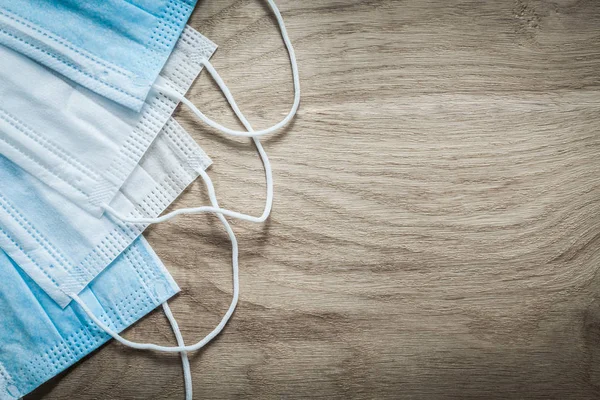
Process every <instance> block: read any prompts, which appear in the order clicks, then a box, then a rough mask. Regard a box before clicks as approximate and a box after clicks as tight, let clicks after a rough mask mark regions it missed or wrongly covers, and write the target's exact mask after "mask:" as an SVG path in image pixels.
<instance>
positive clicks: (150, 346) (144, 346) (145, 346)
mask: <svg viewBox="0 0 600 400" xmlns="http://www.w3.org/2000/svg"><path fill="white" fill-rule="evenodd" d="M267 2H268V3H269V6H270V7H271V9H272V10H273V12H274V14H275V16H276V18H277V22H278V24H279V27H280V29H281V33H282V36H283V39H284V42H285V44H286V47H287V50H288V53H289V55H290V61H291V63H292V73H293V76H294V91H295V95H294V105H293V106H292V110H291V111H290V113H289V114H288V116H287V117H286V118H284V120H282V121H281V122H280V123H278V124H276V125H274V126H272V127H271V128H268V129H265V130H261V131H253V130H252V127H251V126H250V123H249V122H248V121H247V120H246V118H245V117H244V116H243V114H242V113H241V111H240V110H239V108H238V107H237V104H236V103H235V101H234V100H233V96H232V95H231V92H230V91H229V89H227V86H226V85H225V84H224V82H223V81H222V79H221V78H220V76H219V75H218V73H217V72H216V70H214V68H212V65H211V64H210V63H208V62H206V65H207V67H208V68H207V69H208V70H209V71H212V72H211V75H212V76H213V78H215V80H216V81H217V83H218V84H219V85H220V86H222V88H221V89H222V90H223V93H224V94H225V96H226V97H227V99H228V101H229V102H230V104H231V105H232V108H233V109H234V111H235V112H236V115H237V116H238V118H240V120H241V121H242V123H243V124H244V126H245V127H246V128H247V129H248V132H242V131H234V130H230V129H228V128H225V127H224V126H222V125H220V124H217V123H216V122H214V121H212V120H210V119H208V118H207V117H206V116H204V114H202V113H201V112H200V111H199V110H198V109H197V108H196V107H195V106H194V105H193V104H192V103H191V102H189V100H187V99H185V98H184V97H183V96H179V95H178V94H177V98H178V99H180V100H181V101H182V102H183V103H184V104H186V105H187V106H188V107H190V109H192V111H194V113H196V114H197V115H198V116H199V117H200V116H201V115H202V116H204V118H202V117H200V118H201V119H203V120H205V122H206V123H208V124H209V125H210V126H213V127H214V128H216V129H219V130H221V131H222V132H224V133H227V134H231V135H234V136H246V137H252V138H253V139H255V141H254V143H255V144H256V145H257V149H258V151H259V154H260V155H261V159H262V160H263V163H264V164H265V169H266V170H267V169H268V172H266V175H267V179H268V182H269V181H270V182H271V184H270V185H269V184H268V185H267V186H268V187H271V191H270V193H271V194H270V196H269V195H268V196H267V206H266V207H265V212H264V213H263V216H261V217H258V218H257V217H252V216H249V215H246V214H241V213H237V212H233V211H229V210H224V209H222V208H220V207H219V204H218V202H217V199H216V194H215V191H214V186H213V185H212V181H211V180H210V177H209V176H208V174H206V173H205V172H204V171H201V173H200V175H201V176H202V178H203V180H204V182H205V184H206V186H207V189H208V193H209V197H210V201H211V205H212V207H198V208H194V209H187V210H193V211H192V213H198V212H210V213H215V214H216V215H217V217H218V218H219V220H220V221H221V223H222V224H223V226H224V227H225V230H226V231H227V234H228V236H229V239H230V241H231V251H232V272H233V297H232V300H231V303H230V305H229V308H228V309H227V312H226V313H225V315H224V316H223V318H222V319H221V321H220V322H219V324H218V325H217V326H216V327H215V328H214V329H213V330H212V331H211V332H210V333H209V334H208V335H206V336H205V337H204V338H203V339H202V340H200V341H199V342H197V343H196V344H194V345H191V346H185V345H180V346H177V347H172V346H159V345H156V344H154V343H136V342H132V341H130V340H127V339H125V338H123V337H122V336H120V335H119V334H118V333H116V332H114V331H113V330H112V329H110V328H109V327H108V326H106V325H105V324H104V323H103V322H102V321H100V320H99V319H98V318H97V317H96V316H95V315H94V313H93V312H92V311H91V310H90V309H89V308H88V306H87V305H86V304H85V303H84V302H83V301H82V300H81V298H80V297H79V296H77V295H76V294H74V295H71V298H72V299H73V301H75V302H76V303H77V304H78V305H79V306H80V307H81V308H82V310H83V311H84V312H85V313H86V314H87V315H88V317H90V319H91V320H92V321H94V323H95V324H96V325H97V326H98V327H99V328H100V329H102V330H103V331H105V332H106V333H107V334H108V335H110V336H111V337H112V338H113V339H115V340H117V341H118V342H119V343H121V344H123V345H125V346H128V347H131V348H134V349H139V350H154V351H161V352H166V353H180V352H190V351H196V350H199V349H201V348H202V347H204V346H205V345H206V344H207V343H209V342H210V341H211V340H212V339H213V338H214V337H216V336H217V335H218V334H219V333H221V331H222V330H223V328H224V327H225V325H226V324H227V322H228V321H229V319H230V318H231V316H232V315H233V312H234V311H235V308H236V306H237V303H238V300H239V264H238V253H239V252H238V243H237V238H236V236H235V233H234V232H233V230H232V229H231V225H229V222H227V220H226V219H225V217H224V215H228V216H230V217H233V218H239V219H245V220H248V221H252V222H263V221H264V220H265V219H266V216H268V213H269V212H270V209H271V206H272V198H273V196H272V177H271V179H269V177H270V176H271V168H270V163H269V161H268V157H267V156H266V153H265V152H264V149H263V148H262V145H261V144H260V141H258V138H257V137H258V136H261V135H264V134H267V133H271V132H274V131H275V130H277V129H279V128H281V127H283V126H285V125H286V124H287V123H288V122H289V121H290V120H291V119H292V118H293V116H294V115H295V114H296V112H297V110H298V106H299V104H300V81H299V76H298V66H297V63H296V56H295V53H294V49H293V47H292V44H291V42H290V40H289V37H288V35H287V30H286V29H285V24H284V23H283V18H282V17H281V14H280V12H279V10H278V9H277V6H276V5H275V3H274V2H273V1H272V0H267ZM161 90H162V88H161ZM165 91H166V92H168V91H169V89H166V90H165ZM171 92H172V91H171ZM180 97H181V98H180ZM184 100H185V101H184ZM208 121H210V123H209V122H208ZM269 199H270V200H269ZM106 210H107V211H108V212H110V213H111V214H113V215H114V216H117V217H119V219H121V220H122V221H124V222H134V223H142V221H147V223H155V222H154V221H157V222H163V221H166V220H168V219H170V218H173V217H174V216H175V215H179V214H183V213H186V212H185V210H186V209H182V210H177V211H174V212H173V213H171V214H167V215H165V216H163V217H160V218H155V219H141V218H135V219H129V218H121V217H122V216H120V215H119V214H118V213H117V212H115V211H114V210H113V209H111V208H110V207H106ZM188 213H189V212H188ZM265 214H266V216H265ZM171 315H172V314H171ZM184 368H185V367H184ZM188 368H189V365H188Z"/></svg>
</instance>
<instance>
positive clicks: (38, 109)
mask: <svg viewBox="0 0 600 400" xmlns="http://www.w3.org/2000/svg"><path fill="white" fill-rule="evenodd" d="M267 2H268V4H269V6H270V8H271V9H272V11H273V12H274V15H275V17H276V19H277V22H278V24H279V27H280V29H281V32H282V36H283V39H284V42H285V45H286V48H287V50H288V53H289V56H290V60H291V66H292V74H293V81H294V89H295V96H294V102H293V106H292V109H291V111H290V113H289V114H288V115H287V116H286V117H285V118H284V119H283V120H282V121H281V122H280V123H278V124H276V125H274V126H272V127H270V128H268V129H263V130H260V131H255V130H254V129H253V128H252V126H251V125H250V123H249V122H248V120H247V119H246V118H245V117H244V115H243V114H242V113H241V111H240V109H239V107H238V106H237V104H236V103H235V100H234V99H233V96H232V94H231V92H230V91H229V89H228V88H227V86H226V85H225V83H224V82H223V79H222V78H221V77H220V76H219V74H218V73H217V72H216V70H215V68H214V67H213V66H212V65H211V63H210V62H209V59H210V58H211V56H212V55H213V53H214V51H215V50H216V45H215V44H214V43H212V42H211V41H210V40H208V39H207V38H205V37H204V36H202V35H201V34H199V33H198V32H196V31H195V30H194V29H192V28H190V27H188V26H186V25H185V23H186V21H187V19H188V18H189V16H190V14H191V12H192V10H193V8H194V6H195V0H128V1H126V2H125V1H109V2H87V1H82V0H70V1H65V2H55V1H53V0H27V1H19V2H15V1H11V0H0V96H1V98H2V99H3V101H2V102H1V103H0V400H4V399H16V398H20V397H22V396H24V395H25V394H27V393H29V392H31V391H32V390H34V389H35V388H36V387H38V386H39V385H41V384H42V383H43V382H45V381H47V380H48V379H50V378H52V377H53V376H55V375H56V374H58V373H60V372H61V371H63V370H65V369H66V368H68V367H69V366H71V365H73V364H74V363H75V362H77V361H78V360H80V359H81V358H83V357H85V356H86V355H87V354H89V353H90V352H92V351H93V350H95V349H97V348H98V347H99V346H100V345H102V344H103V343H105V342H107V341H108V340H109V339H110V338H111V337H112V338H114V339H116V340H118V341H119V342H121V343H122V344H123V345H126V346H129V347H133V348H137V349H146V350H153V351H160V352H175V353H180V354H181V359H182V365H183V367H184V378H185V388H186V398H188V399H190V398H192V384H191V371H190V367H189V362H188V359H187V353H188V352H191V351H195V350H198V349H200V348H202V347H203V346H204V345H206V344H207V343H208V342H210V340H211V339H212V338H214V337H215V336H216V335H218V334H219V333H220V332H221V330H222V329H223V327H224V326H225V325H226V323H227V322H228V320H229V319H230V317H231V316H232V314H233V312H234V310H235V307H236V304H237V301H238V297H239V278H238V259H237V258H238V247H237V240H236V238H235V235H234V233H233V231H232V229H231V226H230V225H229V223H228V222H227V219H226V217H230V218H238V219H242V220H246V221H250V222H258V223H260V222H264V221H265V220H266V219H267V218H268V216H269V214H270V211H271V207H272V203H273V179H272V174H271V166H270V163H269V159H268V157H267V155H266V152H265V150H264V149H263V147H262V145H261V143H260V141H259V139H258V137H259V136H261V135H265V134H268V133H271V132H274V131H276V130H277V129H279V128H281V127H282V126H284V125H286V124H287V123H288V122H289V121H290V120H291V119H292V118H293V117H294V115H295V113H296V111H297V109H298V107H299V103H300V88H299V77H298V68H297V65H296V60H295V54H294V50H293V47H292V45H291V43H290V40H289V38H288V36H287V32H286V29H285V26H284V24H283V19H282V17H281V14H280V13H279V11H278V9H277V7H276V6H275V4H274V3H273V1H272V0H267ZM203 69H206V70H207V71H208V72H209V73H210V75H211V76H212V78H213V79H214V80H215V82H216V83H217V84H218V86H219V87H220V89H221V90H222V91H223V94H224V95H225V97H226V98H227V100H228V102H229V103H230V105H231V107H232V109H233V110H234V112H235V114H236V115H237V116H238V118H239V119H240V121H241V122H242V124H243V125H244V126H245V128H246V129H247V131H237V130H233V129H229V128H226V127H224V126H222V125H220V124H219V123H217V122H215V121H212V120H210V119H209V118H208V117H206V116H205V115H204V114H203V113H202V112H201V111H200V110H198V109H197V108H196V107H195V106H194V104H192V103H191V102H190V101H189V100H187V99H186V98H185V97H184V96H185V93H186V92H187V91H188V89H189V88H190V86H191V84H192V83H193V81H194V80H195V78H196V77H197V76H198V74H199V73H200V72H201V70H203ZM180 102H181V103H183V104H184V105H185V106H186V107H188V108H189V109H190V110H191V111H192V112H193V113H194V114H195V115H196V116H198V118H199V119H201V120H202V121H204V122H206V123H207V124H208V125H209V126H211V127H213V128H215V129H217V130H219V131H221V132H223V133H227V134H230V135H234V136H245V137H251V138H252V139H253V142H254V144H255V146H256V148H257V150H258V153H259V155H260V157H261V160H262V162H263V164H264V166H265V177H266V184H267V201H266V204H265V209H264V212H263V214H262V215H261V216H257V217H255V216H250V215H246V214H243V213H239V212H235V211H231V210H225V209H222V208H220V207H219V204H218V201H217V197H216V194H215V190H214V187H213V185H212V182H211V180H210V177H209V176H208V174H207V172H206V169H207V168H208V167H209V166H210V164H211V160H210V158H209V157H208V156H207V155H206V153H204V151H203V150H202V149H201V148H200V147H199V146H198V145H197V144H196V143H195V142H194V140H193V139H192V138H191V137H190V136H189V135H188V133H187V132H185V130H184V129H183V128H182V127H181V126H180V125H179V124H178V123H177V122H176V121H175V120H174V119H173V118H172V116H171V115H172V113H173V111H174V110H175V108H176V107H177V105H178V104H179V103H180ZM198 176H200V177H201V178H202V179H203V181H204V183H205V185H206V187H207V191H208V194H209V198H210V204H209V205H204V206H199V207H195V208H187V209H178V210H175V211H173V212H171V213H168V214H166V215H162V216H161V213H162V212H163V211H164V210H165V209H166V208H167V207H168V206H169V205H170V204H171V203H172V202H173V201H174V200H175V198H177V197H178V196H179V194H180V193H181V192H182V191H183V189H184V188H185V187H187V186H188V185H189V184H190V183H191V182H193V181H194V180H195V179H196V178H197V177H198ZM195 213H212V214H214V215H215V216H216V217H217V218H219V220H220V221H221V222H222V224H223V226H224V227H225V230H226V231H227V234H228V236H229V238H230V240H231V244H232V265H233V299H232V302H231V305H230V307H229V309H228V310H227V312H226V314H225V315H224V316H223V319H222V321H221V322H220V324H219V325H218V326H217V327H216V328H215V329H214V330H213V331H212V332H211V333H210V334H209V335H207V336H206V337H205V338H203V339H202V340H200V341H198V342H196V343H195V344H193V345H188V346H186V345H185V344H184V341H183V338H182V337H181V334H180V332H179V328H178V326H177V322H176V320H175V318H174V317H173V315H172V313H171V311H170V309H169V307H168V305H167V300H168V299H169V298H171V297H172V296H173V295H175V294H176V293H177V292H178V291H179V288H178V286H177V284H176V283H175V282H174V280H173V279H172V277H171V276H170V275H169V273H168V271H167V269H166V268H165V266H164V265H163V264H162V263H161V261H160V260H159V259H158V257H157V256H156V254H155V253H154V252H153V251H152V249H151V248H150V246H149V245H148V243H147V242H146V241H145V239H144V238H143V236H141V233H142V232H143V231H144V229H145V228H146V227H147V226H148V225H149V224H153V223H159V222H164V221H167V220H169V219H171V218H174V217H175V216H177V215H180V214H195ZM160 305H162V307H163V310H164V312H165V314H166V316H167V318H168V319H169V321H170V323H171V326H172V328H173V330H174V333H175V336H176V338H177V346H173V347H165V346H158V345H155V344H152V343H133V342H130V341H128V340H126V339H124V338H122V337H121V336H120V335H119V333H120V332H121V331H122V330H124V329H126V328H127V327H129V326H131V325H132V324H133V323H135V322H136V321H138V320H139V319H140V318H142V317H143V316H144V315H146V314H147V313H149V312H150V311H151V310H153V309H154V308H156V307H158V306H160Z"/></svg>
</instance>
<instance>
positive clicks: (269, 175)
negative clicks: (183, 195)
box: [104, 62, 273, 224]
mask: <svg viewBox="0 0 600 400" xmlns="http://www.w3.org/2000/svg"><path fill="white" fill-rule="evenodd" d="M206 66H207V69H208V70H209V71H212V72H211V76H212V77H213V79H214V80H215V82H217V84H218V85H219V87H220V88H221V90H222V91H223V93H224V94H225V97H226V99H227V101H228V102H229V104H230V106H231V108H232V110H233V112H234V113H235V115H236V116H237V117H238V119H239V120H240V121H241V122H242V124H243V125H244V126H245V127H246V129H248V131H249V132H254V130H253V129H252V125H251V124H250V122H249V121H248V120H247V119H246V117H245V116H244V114H243V113H242V111H241V110H240V108H239V107H238V105H237V103H236V101H235V99H234V98H233V95H232V94H231V92H230V91H229V89H228V88H227V85H226V84H225V82H224V81H223V79H222V78H221V76H220V75H219V74H218V72H217V71H216V70H215V69H214V68H213V67H212V65H211V64H210V63H209V62H207V63H206ZM252 140H253V142H254V145H255V146H256V149H257V150H258V154H259V156H260V159H261V161H262V163H263V165H264V168H265V180H266V186H267V198H266V202H265V208H264V211H263V213H262V215H261V216H260V217H254V216H251V215H248V214H242V213H239V212H236V211H230V210H226V209H222V208H215V207H209V206H203V207H192V208H181V209H178V210H175V211H172V212H170V213H168V214H165V215H163V216H160V217H157V218H135V217H127V216H125V215H123V214H120V213H119V212H117V211H116V210H115V209H113V208H112V207H110V206H108V205H105V206H104V209H105V210H106V211H107V212H108V213H110V214H112V215H113V216H114V217H116V218H117V219H119V220H121V221H122V222H128V223H137V224H158V223H161V222H165V221H168V220H170V219H173V218H175V217H176V216H178V215H182V214H200V213H218V214H223V215H226V216H228V217H231V218H236V219H241V220H244V221H249V222H255V223H262V222H265V221H266V220H267V218H268V217H269V215H270V214H271V209H272V208H273V170H272V168H271V162H270V161H269V157H268V156H267V153H266V152H265V149H264V148H263V147H262V144H261V143H260V140H259V139H258V138H257V137H253V138H252ZM199 173H200V176H202V179H204V181H205V182H207V185H206V186H207V189H208V191H209V195H210V194H211V193H213V194H214V186H213V184H212V180H211V179H210V177H209V176H208V174H207V173H206V172H204V171H203V170H200V171H199Z"/></svg>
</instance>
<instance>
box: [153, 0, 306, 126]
mask: <svg viewBox="0 0 600 400" xmlns="http://www.w3.org/2000/svg"><path fill="white" fill-rule="evenodd" d="M267 2H268V3H269V7H270V8H271V10H272V11H273V14H274V15H275V18H276V19H277V24H278V25H279V30H280V31H281V36H282V38H283V41H284V43H285V47H286V49H287V52H288V54H289V58H290V64H291V66H292V77H293V81H294V104H293V105H292V108H291V110H290V112H289V113H288V115H287V116H286V117H285V118H284V119H283V120H281V121H280V122H278V123H277V124H275V125H273V126H271V127H270V128H267V129H262V130H259V131H251V132H244V131H238V130H234V129H230V128H227V127H225V126H223V125H221V124H219V123H218V122H215V121H213V120H212V119H210V118H208V117H207V116H206V115H204V113H202V111H200V110H198V108H197V107H196V106H195V105H194V104H193V103H192V102H191V101H189V100H188V99H186V98H185V96H183V95H181V94H179V93H177V92H176V91H175V90H173V89H171V88H168V87H165V86H159V85H156V86H155V87H156V88H157V89H158V90H159V91H161V92H162V93H163V94H165V95H167V96H169V97H172V98H173V99H175V100H178V101H181V102H182V103H183V104H185V105H186V106H187V107H188V108H189V109H190V110H191V111H192V112H193V113H194V114H196V116H197V117H198V118H199V119H200V120H202V121H203V122H204V123H206V124H207V125H209V126H211V127H213V128H215V129H217V130H219V131H221V132H223V133H225V134H228V135H232V136H241V137H258V136H263V135H267V134H269V133H273V132H275V131H277V130H278V129H280V128H283V127H284V126H285V125H287V124H288V123H289V122H290V121H291V120H292V118H294V116H295V115H296V113H297V112H298V107H299V106H300V74H299V73H298V62H297V60H296V52H295V51H294V47H293V46H292V42H291V41H290V38H289V36H288V33H287V29H286V28H285V23H284V21H283V17H282V16H281V13H280V12H279V9H278V8H277V6H276V5H275V3H274V2H273V0H267ZM204 65H205V66H206V68H207V70H208V71H209V73H210V74H211V76H213V78H215V81H216V82H217V83H218V84H219V87H220V88H221V90H222V91H223V94H224V95H225V96H226V97H232V96H231V92H230V91H229V89H228V88H227V86H225V84H224V83H223V81H222V80H221V79H220V77H219V78H218V79H217V78H216V77H218V74H217V71H216V70H215V69H214V68H213V66H212V65H211V64H210V62H208V61H204ZM236 107H237V106H236Z"/></svg>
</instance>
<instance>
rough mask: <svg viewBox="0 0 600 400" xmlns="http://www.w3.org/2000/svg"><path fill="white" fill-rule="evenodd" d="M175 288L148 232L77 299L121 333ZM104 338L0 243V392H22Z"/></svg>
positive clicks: (3, 394) (9, 394) (7, 394)
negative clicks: (48, 291)
mask: <svg viewBox="0 0 600 400" xmlns="http://www.w3.org/2000/svg"><path fill="white" fill-rule="evenodd" d="M178 291H179V288H178V287H177V285H176V284H175V282H174V281H173V279H172V278H171V276H170V275H169V273H168V272H167V270H166V269H165V267H164V266H163V264H162V263H161V262H160V260H159V259H158V257H157V256H156V255H155V254H154V252H153V251H152V249H151V248H150V246H149V245H148V244H147V242H146V241H145V239H144V238H139V239H137V240H136V241H135V243H134V244H132V245H131V246H130V247H129V248H127V249H126V250H125V251H124V252H123V253H122V254H121V255H120V256H119V257H118V258H117V259H116V260H115V261H114V262H113V263H112V264H111V265H110V266H109V267H108V268H107V269H106V270H105V271H104V272H102V273H101V274H100V275H99V276H98V277H97V278H96V279H95V280H94V281H93V282H92V283H91V284H90V285H89V286H88V287H87V288H85V289H84V290H83V291H82V292H81V294H80V298H81V299H82V300H83V302H84V303H85V304H86V306H87V307H89V308H90V309H92V310H94V312H95V313H96V315H99V316H100V318H101V319H102V320H103V321H104V322H105V323H106V324H108V325H109V326H111V327H112V329H115V330H116V331H119V332H120V331H122V330H124V329H125V328H127V327H129V326H131V325H132V324H133V323H135V322H136V321H138V320H139V319H140V318H142V317H143V316H145V315H146V314H148V313H149V312H150V311H151V310H153V309H154V308H156V307H157V306H159V305H160V304H163V303H165V302H166V300H167V299H169V298H170V297H171V296H173V295H174V294H176V293H177V292H178ZM165 304H166V303H165ZM174 328H175V327H174ZM108 339H110V336H108V335H107V334H106V333H104V332H103V331H101V330H99V329H98V328H97V327H96V326H95V324H93V323H92V322H91V320H89V318H87V317H86V316H85V314H84V313H82V311H81V309H80V308H79V307H78V306H76V305H70V306H68V307H66V308H64V309H63V308H61V307H59V306H58V305H57V304H56V302H54V300H52V299H51V298H50V297H48V295H47V294H46V293H45V292H44V291H43V290H42V289H41V288H40V287H38V286H37V285H36V284H35V282H33V281H32V280H31V279H30V278H29V277H28V276H27V274H26V273H25V272H24V271H23V270H22V269H21V268H20V267H19V266H18V265H17V264H16V263H15V262H14V261H13V260H11V259H10V258H9V257H8V256H7V255H6V254H5V253H4V252H2V251H1V250H0V399H2V400H8V399H11V400H13V399H17V398H20V397H21V396H24V395H26V394H27V393H29V392H31V391H32V390H34V389H35V388H37V387H38V386H39V385H41V384H42V383H44V382H45V381H47V380H48V379H50V378H52V377H54V376H56V375H57V374H59V373H60V372H62V371H63V370H65V369H67V368H68V367H70V366H71V365H73V364H75V363H76V362H77V361H78V360H80V359H82V358H83V357H85V356H86V355H88V354H90V353H91V352H92V351H94V350H95V349H97V348H98V347H100V346H101V345H102V344H104V343H105V342H107V341H108Z"/></svg>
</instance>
